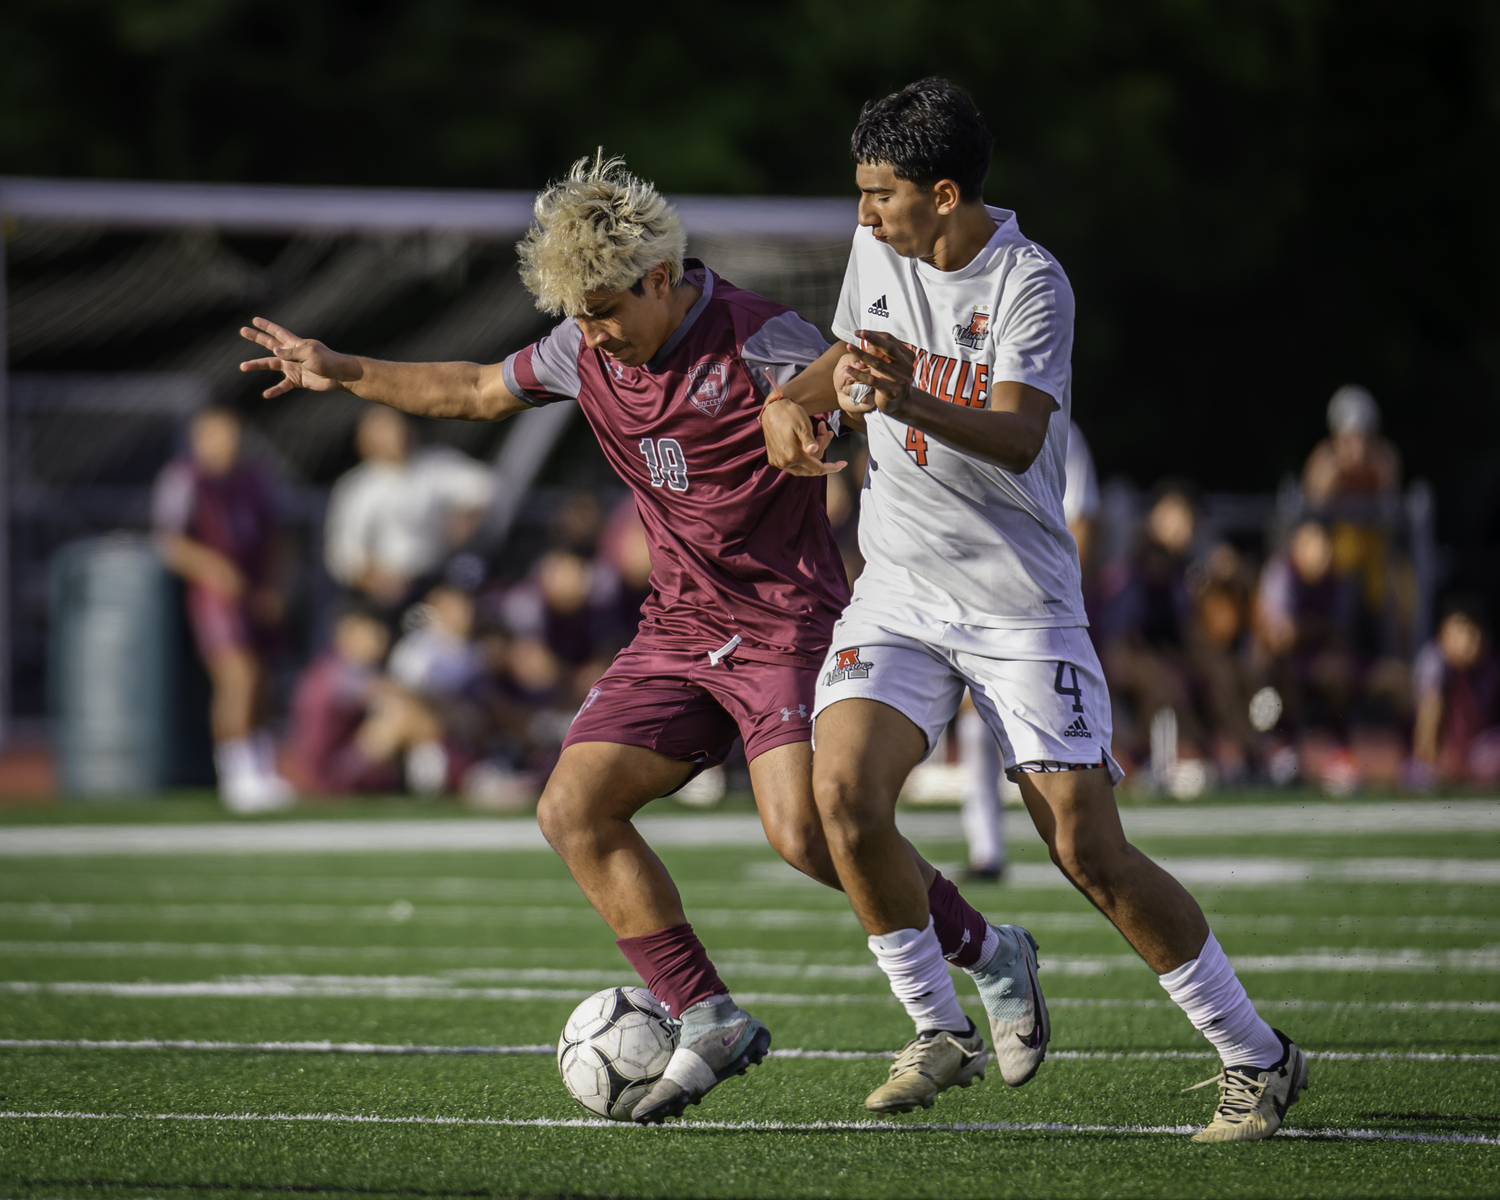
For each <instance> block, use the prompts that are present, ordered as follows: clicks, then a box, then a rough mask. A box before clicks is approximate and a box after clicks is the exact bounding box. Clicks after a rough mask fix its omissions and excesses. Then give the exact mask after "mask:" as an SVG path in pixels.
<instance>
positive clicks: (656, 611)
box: [241, 155, 987, 1123]
mask: <svg viewBox="0 0 1500 1200" xmlns="http://www.w3.org/2000/svg"><path fill="white" fill-rule="evenodd" d="M535 212H536V223H535V224H534V226H533V227H532V229H531V231H530V232H529V233H528V235H527V236H526V238H525V239H524V240H523V241H522V242H521V243H520V245H519V247H518V250H519V254H520V259H521V275H522V280H523V281H524V282H525V284H526V286H527V287H528V288H529V289H530V290H531V292H532V293H533V294H534V295H535V296H536V297H537V303H538V306H539V307H541V308H543V309H545V310H547V311H549V312H552V313H554V314H558V313H560V314H565V315H566V316H567V317H568V318H570V319H568V320H565V321H563V323H562V324H560V325H558V326H557V327H556V328H555V329H554V330H553V331H552V332H551V333H550V334H548V335H547V336H546V337H544V338H542V339H541V340H540V341H538V342H536V343H535V344H533V345H531V346H527V347H526V348H524V349H523V350H520V351H519V352H517V353H515V354H512V355H511V356H510V357H509V358H507V359H506V360H505V361H504V362H503V363H495V364H491V365H488V366H480V365H478V364H474V363H420V364H419V363H390V362H379V361H375V360H372V359H367V358H356V357H354V356H352V355H345V354H337V353H334V352H333V351H331V350H329V349H328V348H327V347H326V346H324V345H322V344H321V343H320V342H316V341H312V340H308V339H303V338H299V337H297V336H296V335H295V334H293V333H291V332H290V331H289V330H286V329H283V328H281V327H280V326H278V325H275V324H273V323H271V322H270V321H267V320H264V319H261V318H257V319H256V320H255V323H254V324H255V328H253V329H244V330H242V331H241V332H242V333H243V335H244V336H245V337H246V338H248V339H249V340H251V341H254V342H257V343H259V344H260V345H261V346H263V347H265V348H266V349H267V350H269V351H271V352H272V353H271V357H267V358H261V359H256V360H254V361H251V362H247V363H245V364H243V368H242V369H244V370H247V371H253V370H272V371H280V372H282V374H283V375H284V378H283V379H282V380H281V381H280V382H278V383H277V384H275V385H274V386H272V387H271V388H268V389H267V390H266V392H265V395H266V396H267V397H273V396H279V395H282V394H283V393H285V392H288V391H290V390H291V389H293V388H295V387H306V388H310V389H313V390H316V391H330V390H334V389H342V390H344V391H348V392H351V393H353V394H355V395H358V396H361V397H364V398H365V399H368V400H375V401H379V402H381V403H385V404H389V405H391V406H392V407H395V408H400V409H403V410H405V411H407V412H411V413H417V414H420V415H424V416H432V417H449V418H461V419H468V420H491V421H494V420H501V419H503V418H505V417H509V416H512V415H514V414H515V413H519V412H525V411H526V410H527V409H528V408H532V407H535V406H537V405H541V404H549V403H553V402H555V401H560V400H567V399H575V398H576V399H577V401H578V403H579V405H580V407H581V408H582V409H583V412H584V415H585V416H586V417H587V418H588V420H589V423H590V425H592V426H593V429H594V432H595V434H596V435H597V436H598V438H599V441H600V444H601V445H602V446H603V448H604V451H605V454H606V455H607V457H608V458H609V461H610V463H611V465H612V466H613V467H614V468H615V470H616V471H617V472H618V473H619V475H620V477H621V478H622V479H623V480H625V481H626V483H627V484H629V486H630V488H631V489H632V491H633V492H634V493H635V497H636V502H637V504H638V506H639V508H640V514H641V520H642V522H643V523H644V526H645V529H646V534H647V537H648V538H649V540H650V544H651V562H652V571H651V586H652V595H651V598H650V599H649V600H647V601H646V603H645V605H644V606H643V620H642V623H641V627H640V631H639V633H638V634H637V636H636V638H635V640H634V641H633V642H632V643H631V644H630V646H628V647H627V648H626V649H625V650H623V651H621V653H620V654H619V655H618V656H617V657H616V658H615V661H614V663H613V665H612V666H611V667H610V668H609V670H608V671H607V672H605V674H604V676H603V677H602V678H601V679H600V680H599V684H598V686H597V687H596V688H595V689H594V690H593V691H592V692H590V694H589V696H588V699H587V700H586V701H585V702H584V704H583V707H582V708H581V709H580V710H579V713H578V715H577V717H576V718H575V719H574V721H573V725H572V728H571V729H570V730H569V733H568V736H567V739H566V741H565V742H564V745H563V751H562V755H561V757H560V758H559V760H558V764H557V767H556V769H555V770H554V771H553V773H552V776H551V778H550V779H549V780H548V782H547V786H546V789H545V791H544V793H543V795H542V799H541V803H540V804H539V806H538V809H537V816H538V820H539V821H540V823H541V827H542V831H543V832H544V833H545V834H546V836H547V840H548V841H549V842H550V843H551V844H552V846H553V847H554V848H555V849H556V850H557V851H558V853H559V854H560V855H561V856H562V858H563V860H564V861H565V862H566V863H567V865H568V869H569V870H570V871H571V872H572V873H573V877H574V879H576V880H577V881H578V884H579V886H580V887H581V888H582V889H583V891H584V894H585V895H587V896H588V898H589V901H590V903H591V904H593V906H594V908H595V909H596V910H597V911H598V912H599V914H600V915H601V916H602V917H604V919H605V920H606V921H607V922H608V923H609V925H610V927H611V928H612V929H613V930H614V931H615V933H616V935H617V937H618V945H619V947H620V949H621V951H622V952H623V953H624V955H625V957H626V958H627V959H628V960H629V961H630V963H631V965H632V966H634V967H635V969H636V970H637V971H638V972H639V973H640V975H641V978H642V979H643V980H645V982H646V984H647V986H648V987H649V988H650V989H651V991H652V992H653V993H654V994H655V995H656V996H657V997H658V999H660V1000H661V1001H662V1002H663V1003H664V1004H665V1005H666V1006H667V1007H668V1009H669V1010H670V1011H671V1012H672V1014H673V1015H674V1016H675V1017H677V1018H678V1019H680V1020H681V1022H682V1033H681V1039H680V1044H679V1047H678V1049H677V1051H676V1053H675V1054H674V1055H673V1057H672V1060H671V1062H670V1063H669V1065H668V1067H667V1070H666V1073H665V1075H664V1076H663V1078H662V1080H661V1081H660V1082H659V1083H658V1084H657V1085H656V1086H655V1087H654V1088H653V1089H652V1090H651V1092H649V1093H648V1094H647V1095H646V1096H645V1097H644V1098H643V1099H642V1100H641V1101H640V1103H639V1104H638V1105H637V1106H636V1109H635V1112H634V1114H633V1116H634V1119H635V1120H636V1121H638V1122H642V1123H655V1122H660V1121H662V1120H664V1119H666V1118H667V1117H672V1116H678V1115H680V1114H681V1113H682V1111H683V1110H684V1108H685V1107H686V1106H687V1105H688V1104H690V1103H693V1104H695V1103H697V1102H698V1101H699V1100H700V1099H702V1097H703V1095H704V1094H705V1093H706V1092H708V1091H709V1090H710V1089H711V1088H713V1087H714V1086H715V1085H717V1084H718V1083H721V1082H722V1081H723V1080H725V1079H726V1078H728V1077H729V1076H730V1075H734V1074H742V1073H744V1071H745V1070H746V1069H747V1068H748V1067H749V1066H750V1065H751V1064H752V1063H757V1062H759V1061H760V1060H761V1058H762V1057H763V1056H764V1055H765V1053H766V1051H767V1049H768V1048H769V1046H770V1040H771V1039H770V1033H769V1031H768V1030H767V1029H766V1027H765V1026H764V1025H763V1024H762V1023H761V1022H760V1021H758V1020H756V1019H755V1018H754V1017H752V1016H750V1015H749V1014H748V1013H746V1012H744V1011H743V1010H741V1009H739V1008H738V1007H737V1006H736V1005H735V1003H734V1001H733V1000H732V999H731V998H730V996H729V989H728V988H727V987H725V985H724V983H723V982H722V980H720V978H719V976H718V974H717V972H716V971H715V970H714V967H713V964H712V963H711V962H710V961H709V959H708V955H707V953H706V952H705V951H704V948H703V946H702V944H701V943H700V942H699V940H698V938H697V937H696V936H695V935H694V933H693V929H692V926H691V925H689V924H688V922H687V916H686V914H685V913H684V912H683V907H682V901H681V898H680V897H679V896H678V893H677V889H676V887H675V885H674V884H673V883H672V880H671V878H670V876H668V874H667V871H666V869H665V867H664V866H663V865H662V863H661V860H660V859H658V858H657V857H656V855H655V854H654V853H652V851H651V849H650V847H649V846H647V845H646V843H645V841H644V840H643V839H642V838H641V835H640V834H639V833H638V832H637V831H636V829H635V827H634V826H633V825H632V824H631V817H632V816H633V815H634V814H635V813H636V812H637V811H638V810H639V809H640V808H641V807H642V806H643V805H645V804H647V803H649V802H650V801H651V800H653V799H655V798H656V797H658V796H663V795H667V794H669V793H671V792H673V791H675V790H676V789H677V788H679V787H681V786H682V785H683V784H684V783H686V782H687V781H688V779H690V778H691V777H692V776H693V774H694V773H695V772H696V771H698V770H700V769H701V768H702V767H703V766H705V765H707V764H710V763H714V762H718V761H722V760H723V758H724V756H725V755H726V754H727V753H728V750H729V747H730V745H731V743H732V742H733V741H734V738H735V736H736V734H739V735H741V736H743V738H744V740H745V756H746V758H747V759H748V760H749V763H750V778H751V783H752V785H753V787H754V790H755V799H756V804H757V806H758V807H759V809H760V814H761V820H762V823H763V824H764V826H765V829H766V835H767V838H768V839H769V841H770V842H771V845H772V846H773V847H774V848H775V849H776V851H777V852H778V853H779V854H780V855H781V856H782V857H783V858H785V859H786V860H787V862H789V863H791V864H792V865H793V866H794V867H796V868H798V869H799V870H801V871H803V872H804V873H806V874H807V875H810V876H812V877H813V878H814V879H818V880H820V881H821V882H823V883H825V884H827V885H828V886H830V887H838V875H837V873H836V871H835V870H834V867H833V863H832V860H831V859H830V858H829V854H828V847H827V844H826V842H825V840H824V838H823V832H822V826H821V824H820V822H819V820H818V816H817V809H816V805H815V803H814V799H813V793H812V786H811V763H812V752H811V746H810V736H811V733H810V725H809V713H810V711H811V706H812V697H813V689H814V684H815V679H816V674H817V670H818V667H819V664H820V663H821V660H822V657H823V655H824V653H825V652H826V650H827V647H828V640H829V635H830V631H831V630H832V628H833V623H834V621H835V620H836V619H837V617H838V614H839V611H840V609H841V608H842V607H843V605H844V603H845V602H846V601H847V600H848V597H849V591H848V587H847V584H846V582H845V577H844V571H843V565H842V561H841V558H840V555H839V551H838V547H837V546H836V544H835V542H834V539H833V534H832V532H831V530H830V528H829V525H828V517H827V512H826V509H825V500H824V487H825V485H824V482H823V480H822V479H821V478H813V477H806V476H793V475H791V474H785V473H783V472H782V471H780V470H778V469H777V468H775V467H773V466H771V465H770V463H769V462H768V461H767V456H766V454H767V452H766V442H765V435H764V434H763V432H762V430H761V426H760V423H759V419H758V418H759V416H760V414H761V412H762V410H763V406H764V405H765V403H766V401H767V398H768V394H769V395H774V394H775V393H774V391H773V390H772V387H771V382H770V381H771V380H774V381H775V383H776V384H777V385H778V386H780V385H786V386H787V387H789V388H791V390H792V392H793V394H794V396H795V395H801V394H802V393H804V392H808V391H818V392H819V394H822V395H825V396H826V397H827V401H828V408H830V409H831V408H833V407H834V406H835V404H836V400H835V398H834V393H833V385H832V371H833V368H834V366H835V365H836V363H837V361H838V358H839V352H834V351H830V350H829V349H828V347H827V345H826V343H825V342H824V341H823V339H822V337H821V336H820V335H819V334H818V332H817V330H816V329H814V328H813V327H812V326H811V325H809V324H808V323H807V322H806V321H803V320H802V319H801V318H800V317H798V316H797V315H796V314H795V313H793V312H791V311H790V310H788V309H786V308H784V307H783V306H781V305H779V304H773V303H771V302H770V301H768V300H765V299H762V298H761V297H759V296H756V295H754V294H752V293H750V292H746V291H743V290H742V289H740V288H736V287H734V286H733V285H732V284H730V283H728V282H726V281H725V280H723V279H721V278H720V277H719V276H717V275H715V274H714V273H713V272H712V271H710V270H709V269H708V268H707V267H706V266H704V265H703V264H702V263H701V262H699V261H697V260H695V259H684V257H683V255H684V251H685V249H686V241H687V239H686V233H685V231H684V228H683V225H682V221H681V219H680V218H679V217H678V216H677V214H676V213H675V212H674V211H673V210H672V208H671V207H670V206H669V205H668V204H667V202H666V201H665V200H664V199H663V198H662V197H661V196H660V195H659V194H658V193H657V192H656V190H655V189H654V188H653V187H651V186H650V185H649V184H647V183H644V182H642V181H641V180H639V179H637V178H635V177H634V176H632V175H630V174H629V173H627V172H626V171H625V170H624V169H623V164H621V163H620V162H619V161H618V160H611V161H606V160H604V159H603V157H602V155H601V156H600V157H599V158H596V159H595V160H594V161H593V162H592V163H590V162H589V161H588V160H586V159H585V160H582V161H580V162H579V163H578V164H576V165H575V166H574V168H573V171H572V173H571V175H570V176H569V177H568V178H567V179H566V180H564V181H562V182H561V183H558V184H555V185H553V186H551V187H550V188H548V189H547V190H546V191H544V192H543V193H542V194H541V195H540V196H539V197H538V198H537V202H536V209H535ZM783 407H790V406H783ZM830 436H831V434H830V433H829V432H828V431H824V432H823V433H822V434H820V435H816V436H815V437H814V438H813V439H811V440H810V441H809V442H808V443H807V444H806V445H805V446H802V447H798V448H796V453H797V454H798V455H800V456H802V457H805V458H806V459H807V460H808V461H809V463H813V464H815V465H813V466H809V467H808V468H807V470H808V472H809V475H811V474H821V473H822V471H824V470H828V469H833V468H832V464H828V465H824V464H822V463H821V462H819V461H818V460H819V459H821V455H822V451H823V450H824V449H825V448H826V446H827V442H828V438H829V437H830ZM912 854H913V856H915V855H916V851H915V850H913V851H912ZM919 861H920V860H919ZM920 865H921V870H922V874H923V878H924V879H925V880H927V881H928V883H929V885H930V886H931V887H932V888H933V889H934V897H935V898H934V900H933V909H934V912H935V914H937V919H938V923H939V924H940V930H939V932H940V937H941V938H942V939H943V942H944V945H945V947H946V946H950V945H951V946H953V947H955V948H956V947H959V946H964V945H968V944H969V943H973V944H974V946H975V947H976V948H977V945H978V940H982V939H983V937H984V934H985V931H986V929H987V925H986V923H985V921H984V918H983V917H982V916H980V915H979V914H978V913H976V912H975V911H974V910H973V909H972V908H970V907H969V906H968V905H966V904H964V903H963V901H962V900H961V899H960V898H959V897H958V895H957V892H956V891H955V890H954V889H953V888H952V885H951V884H949V883H948V882H947V881H946V880H943V879H942V877H941V876H940V875H938V874H937V873H936V872H935V871H933V869H932V868H931V867H930V866H928V865H927V864H926V863H925V862H922V863H921V864H920ZM944 889H946V891H945V890H944Z"/></svg>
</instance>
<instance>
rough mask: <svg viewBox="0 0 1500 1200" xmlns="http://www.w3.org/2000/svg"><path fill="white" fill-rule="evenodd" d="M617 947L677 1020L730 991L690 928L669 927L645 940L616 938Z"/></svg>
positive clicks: (689, 926)
mask: <svg viewBox="0 0 1500 1200" xmlns="http://www.w3.org/2000/svg"><path fill="white" fill-rule="evenodd" d="M615 945H616V946H618V947H620V953H621V954H623V955H624V956H625V957H626V959H628V960H629V962H630V965H631V966H632V967H634V968H635V973H636V974H637V975H639V976H640V977H641V978H642V979H643V980H645V982H646V988H647V990H649V991H650V993H651V994H652V995H653V996H655V997H656V998H657V999H658V1000H660V1001H661V1002H662V1004H663V1005H665V1006H666V1009H667V1011H668V1012H669V1013H671V1014H672V1015H673V1016H674V1017H680V1016H682V1013H683V1010H684V1009H686V1008H687V1007H688V1006H689V1005H691V1004H696V1003H698V1001H699V1000H706V999H708V997H710V996H727V995H728V994H729V989H728V988H727V987H725V986H724V981H723V980H722V979H720V978H719V973H718V972H717V971H715V970H714V965H713V963H711V962H709V961H708V951H707V950H705V949H704V948H703V943H702V942H700V941H699V940H698V935H697V934H696V933H694V932H693V927H692V926H691V925H669V926H667V928H665V929H658V930H657V931H656V932H655V933H648V934H646V935H644V936H643V937H629V938H617V939H616V940H615Z"/></svg>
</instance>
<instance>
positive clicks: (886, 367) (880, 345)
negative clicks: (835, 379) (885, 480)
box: [840, 329, 1058, 475]
mask: <svg viewBox="0 0 1500 1200" xmlns="http://www.w3.org/2000/svg"><path fill="white" fill-rule="evenodd" d="M858 332H859V336H860V337H861V338H862V339H863V340H864V343H865V344H864V345H863V346H856V345H853V344H852V343H851V344H849V345H848V346H847V347H846V350H847V352H848V355H849V356H850V357H851V358H853V359H855V360H856V362H855V363H848V362H847V360H846V365H845V366H844V367H841V368H840V369H841V370H842V371H846V372H847V374H848V376H849V378H851V379H853V380H856V381H858V382H860V383H867V384H869V385H870V386H871V388H873V389H874V390H873V392H872V393H871V397H870V399H871V400H872V401H873V402H874V404H873V406H874V407H877V408H879V409H880V411H881V412H883V413H885V414H886V416H888V417H894V418H895V419H896V420H898V421H901V422H903V423H904V424H907V425H910V426H911V427H912V428H914V429H920V430H921V431H922V432H923V433H925V434H927V436H928V437H934V438H936V439H937V440H938V441H940V442H942V443H943V444H944V445H945V446H948V447H950V448H952V449H954V450H957V451H959V452H960V453H963V454H971V455H973V456H974V457H975V458H983V459H987V460H988V461H990V462H993V463H998V464H999V465H1000V466H1002V467H1004V468H1005V469H1006V470H1007V471H1011V472H1014V473H1015V474H1017V475H1020V474H1022V473H1023V472H1025V471H1026V470H1027V469H1028V468H1029V467H1030V466H1031V464H1032V463H1033V462H1034V461H1036V456H1037V455H1038V454H1040V453H1041V452H1042V444H1043V442H1045V441H1046V440H1047V424H1048V422H1049V421H1050V420H1051V417H1052V414H1053V412H1055V411H1056V410H1057V408H1058V404H1057V401H1056V400H1054V399H1053V398H1052V397H1051V396H1049V395H1048V394H1047V393H1046V392H1044V391H1042V390H1041V389H1040V388H1034V387H1032V386H1031V385H1030V384H1026V383H1018V382H1015V381H1012V380H1002V381H1000V382H998V383H995V384H992V385H991V387H990V399H989V407H988V408H965V407H963V406H962V405H958V404H947V403H945V402H944V401H942V400H939V399H938V398H937V397H936V396H932V395H929V394H928V393H927V392H924V391H921V390H920V389H918V388H915V387H913V386H912V376H913V374H914V371H915V367H916V356H915V354H914V353H913V352H912V350H911V348H910V347H909V346H907V345H905V344H904V343H902V342H900V341H897V340H896V339H895V338H893V337H892V336H891V335H890V334H888V333H884V332H880V331H875V330H865V329H861V330H859V331H858Z"/></svg>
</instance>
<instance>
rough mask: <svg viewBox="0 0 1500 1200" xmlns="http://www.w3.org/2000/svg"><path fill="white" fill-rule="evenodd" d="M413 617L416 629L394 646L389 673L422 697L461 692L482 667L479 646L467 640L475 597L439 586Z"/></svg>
mask: <svg viewBox="0 0 1500 1200" xmlns="http://www.w3.org/2000/svg"><path fill="white" fill-rule="evenodd" d="M414 617H415V619H414V620H413V622H412V624H413V625H414V628H413V629H412V631H411V632H410V633H408V634H406V635H405V636H404V637H403V638H402V639H401V640H400V641H399V642H397V643H396V648H395V649H394V650H392V651H391V661H390V676H391V678H392V679H393V680H395V681H396V682H397V683H399V684H400V685H401V686H402V687H404V688H406V689H407V691H409V692H413V693H415V694H417V695H419V696H427V697H433V698H441V697H448V696H457V695H459V694H461V693H462V692H464V691H465V690H466V689H467V688H468V687H469V686H470V685H471V684H472V683H473V682H474V681H475V680H476V679H477V678H479V676H480V674H481V673H482V672H483V669H484V661H483V655H482V653H481V651H480V649H479V647H478V646H476V645H475V644H474V643H473V642H472V641H470V640H469V639H470V636H471V635H472V634H473V632H474V600H473V598H472V597H471V596H469V595H468V594H467V593H466V592H462V591H460V590H459V589H458V588H454V587H448V586H446V585H443V586H439V587H435V588H433V589H432V591H430V592H428V593H427V596H426V598H425V599H424V600H423V602H422V604H421V606H420V607H419V608H418V609H417V610H416V612H415V614H414Z"/></svg>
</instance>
